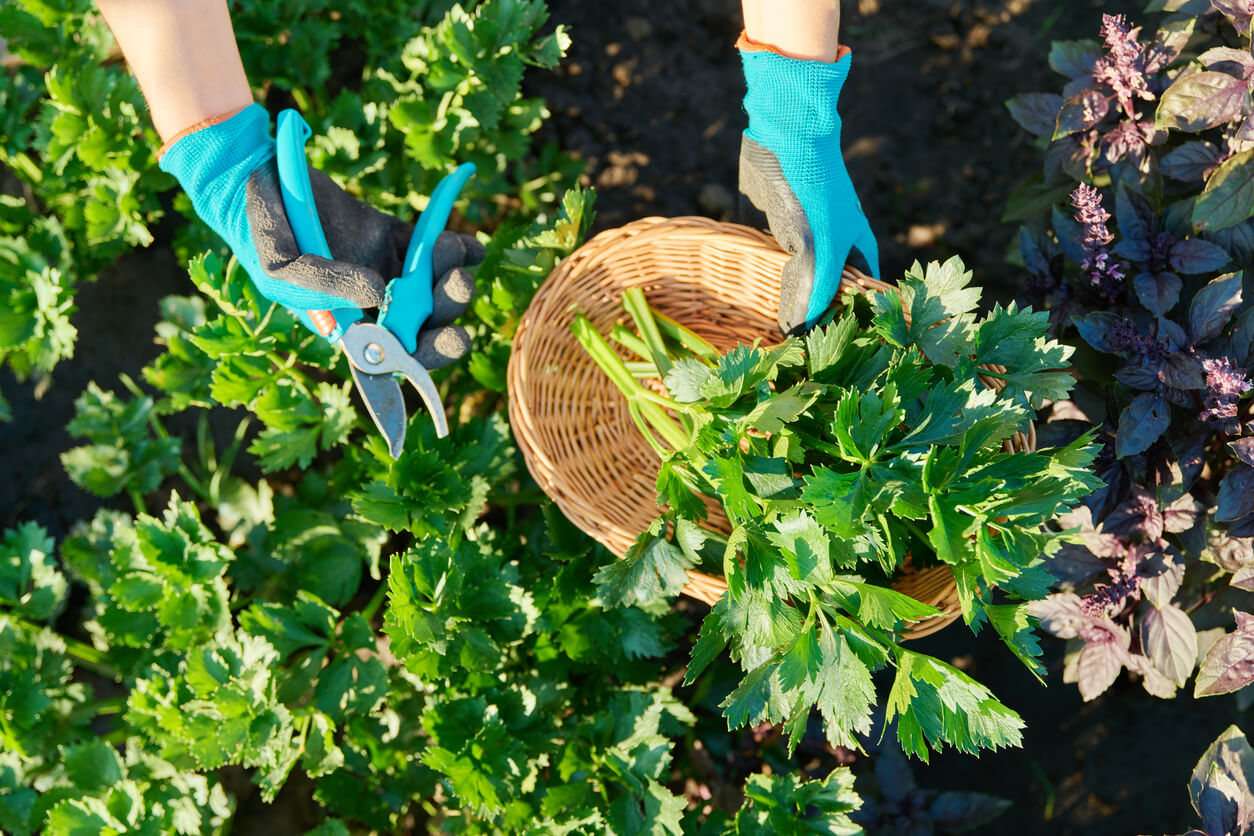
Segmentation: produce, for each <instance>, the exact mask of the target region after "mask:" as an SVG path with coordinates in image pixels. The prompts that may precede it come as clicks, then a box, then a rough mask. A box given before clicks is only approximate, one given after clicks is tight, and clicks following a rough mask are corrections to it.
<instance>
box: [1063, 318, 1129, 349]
mask: <svg viewBox="0 0 1254 836" xmlns="http://www.w3.org/2000/svg"><path fill="white" fill-rule="evenodd" d="M1122 321H1123V317H1121V316H1119V315H1118V314H1112V313H1106V312H1105V311H1097V312H1095V313H1091V314H1086V315H1085V316H1079V317H1072V318H1071V322H1072V324H1073V325H1075V327H1076V330H1077V331H1079V332H1080V336H1081V337H1083V338H1084V341H1085V342H1086V343H1088V344H1089V345H1091V346H1093V348H1096V349H1097V350H1098V351H1104V352H1109V351H1111V350H1112V349H1111V345H1110V332H1111V329H1112V328H1114V326H1116V325H1118V324H1119V323H1120V322H1122Z"/></svg>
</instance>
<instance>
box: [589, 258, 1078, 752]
mask: <svg viewBox="0 0 1254 836" xmlns="http://www.w3.org/2000/svg"><path fill="white" fill-rule="evenodd" d="M969 282H970V273H968V272H967V271H966V269H965V268H964V266H963V264H962V262H961V261H960V260H958V259H956V258H955V259H951V260H950V261H948V262H946V263H945V264H943V265H941V264H932V265H929V266H928V267H927V268H926V270H925V269H924V268H922V267H920V266H918V265H916V266H915V267H914V268H913V269H912V270H910V271H909V272H908V273H907V274H906V276H905V278H904V279H903V280H902V282H901V286H900V292H899V293H888V294H881V295H877V296H873V297H871V299H870V302H869V305H868V303H867V300H866V299H864V298H861V297H855V296H849V297H846V299H845V312H844V313H843V314H842V315H841V316H840V317H839V318H838V319H837V320H835V321H834V322H832V323H830V324H828V325H825V326H821V327H819V328H816V329H815V330H814V331H813V332H811V333H810V334H809V335H808V336H806V337H805V338H804V339H803V338H791V339H788V340H785V341H784V342H782V343H780V344H779V345H775V346H769V347H767V346H761V345H754V346H747V345H739V346H737V347H735V348H733V349H731V350H730V351H728V352H726V353H724V354H721V355H720V354H719V353H718V352H717V351H715V350H714V349H713V348H712V347H711V346H709V345H708V344H706V343H705V342H704V341H703V340H701V339H700V338H699V337H697V336H696V335H695V334H693V333H691V332H689V331H688V330H686V329H684V328H683V327H682V326H680V325H678V324H677V323H674V322H671V321H669V320H667V319H665V318H663V317H657V316H655V315H654V314H652V312H650V310H649V308H648V305H647V302H646V300H645V298H644V295H643V293H641V292H640V291H638V290H632V291H628V292H627V293H626V294H624V303H623V304H624V308H625V310H626V311H627V312H628V313H629V314H630V316H631V317H632V319H633V320H634V322H635V324H636V326H637V329H638V334H633V333H631V332H630V331H628V330H627V329H625V328H622V327H621V326H620V327H619V328H616V329H615V331H614V332H613V333H612V334H611V338H613V339H615V340H616V341H618V342H619V343H620V344H622V345H623V346H625V348H626V349H627V350H629V351H631V352H633V353H634V354H635V355H636V357H635V359H633V360H632V361H631V362H630V363H627V362H624V361H623V360H622V359H620V357H619V356H618V354H616V353H615V352H614V350H613V349H612V348H611V346H610V345H609V343H608V342H606V340H605V338H604V337H602V336H601V335H600V334H599V333H598V332H597V331H596V330H595V329H594V328H593V327H592V326H591V324H590V323H589V321H588V320H587V319H586V318H583V317H577V318H576V321H575V324H574V331H575V334H576V336H577V338H578V339H579V341H580V342H581V344H582V345H583V346H584V347H585V348H586V349H587V350H588V351H589V353H590V354H591V355H592V356H593V358H594V359H595V360H596V362H597V363H598V365H599V366H600V367H601V368H602V369H603V370H604V371H605V372H606V374H608V375H609V377H610V378H611V379H612V380H613V381H614V382H615V383H616V384H617V386H618V387H619V389H620V390H621V391H622V392H623V394H624V396H625V397H626V398H627V401H628V404H629V407H630V409H631V411H632V415H633V417H634V418H635V419H636V422H637V424H638V426H639V428H640V431H641V432H642V433H643V434H644V435H645V437H646V438H648V439H649V440H650V442H651V443H652V444H653V445H654V447H655V449H657V451H658V453H659V454H660V455H661V457H662V464H661V468H660V471H659V474H658V483H657V484H658V502H659V504H661V505H664V506H665V507H666V510H665V511H663V512H662V513H661V515H660V516H659V517H658V519H657V521H656V522H655V523H654V524H653V526H652V527H651V528H650V530H649V531H648V532H647V533H645V534H644V535H642V536H641V538H640V539H639V540H638V541H637V543H636V546H635V547H634V548H633V550H632V551H631V552H630V553H629V554H628V555H627V556H626V558H625V559H624V560H623V561H622V562H621V563H619V564H615V565H613V566H610V567H607V568H605V569H604V570H602V571H601V572H600V573H599V574H598V579H599V580H600V582H601V595H602V598H603V600H605V602H606V603H607V604H610V605H624V604H631V603H641V604H649V603H655V602H656V601H657V600H658V599H659V598H662V597H663V596H666V595H674V594H675V593H676V592H678V591H679V589H680V588H681V587H682V586H683V583H684V579H685V576H684V570H685V569H686V568H689V567H692V566H709V567H717V569H718V570H719V571H721V572H722V573H723V575H724V576H725V577H726V579H727V586H728V591H727V593H726V594H725V595H724V597H723V598H722V599H720V600H719V602H718V603H717V604H716V605H715V606H714V608H713V610H712V611H711V613H710V614H709V616H707V618H706V620H705V624H704V626H703V628H702V631H701V638H700V641H699V642H698V643H697V644H696V646H695V647H694V648H693V652H692V662H691V664H690V666H689V669H688V674H687V681H688V682H692V681H693V680H695V679H696V678H697V677H699V676H700V674H701V672H702V671H703V670H704V669H705V668H706V666H707V665H709V664H710V662H711V661H712V660H714V659H715V658H717V657H718V656H719V655H720V654H721V653H722V652H723V650H724V649H725V648H728V647H730V651H731V654H732V657H733V658H734V659H736V660H737V661H738V662H739V664H740V666H741V667H742V669H743V671H744V677H743V680H742V681H741V682H740V684H739V686H738V687H736V688H735V690H734V691H732V693H731V694H730V695H729V696H728V697H727V699H726V701H725V702H724V703H723V709H724V714H725V716H726V717H727V720H728V724H729V726H731V727H733V728H734V727H738V726H743V725H745V724H747V723H758V722H762V721H763V720H767V721H770V722H774V723H783V724H784V728H785V730H786V731H787V732H788V734H789V736H790V745H791V746H795V745H796V742H797V739H798V738H799V737H800V735H801V733H802V732H803V731H804V729H805V726H806V722H807V719H808V717H809V715H810V709H811V707H812V706H816V705H817V707H818V709H819V711H820V714H821V715H822V718H823V722H824V728H825V729H826V732H827V736H828V739H829V741H830V742H831V744H832V745H843V746H848V747H851V748H853V747H857V745H858V743H857V740H856V734H857V733H859V732H861V733H866V732H867V731H868V730H869V729H870V723H871V711H872V707H873V705H874V704H875V703H876V702H877V700H876V696H875V689H874V687H873V683H872V678H871V674H872V673H873V672H874V671H877V670H880V669H882V668H884V667H888V666H892V667H895V668H896V678H895V681H894V684H893V687H892V690H891V692H890V693H889V695H888V699H887V702H886V706H887V720H888V721H891V720H892V719H894V718H897V721H898V722H897V736H898V739H899V740H900V741H901V744H902V746H903V748H904V750H905V751H906V752H907V753H909V754H913V755H916V756H918V757H920V758H924V759H926V758H927V754H928V749H929V747H930V748H941V747H943V746H945V745H949V746H954V747H956V748H958V749H961V750H964V751H975V750H977V749H981V748H998V747H1001V746H1006V745H1017V744H1018V742H1019V740H1020V728H1021V727H1022V723H1021V722H1020V720H1019V717H1018V715H1017V714H1015V713H1014V712H1013V711H1011V710H1010V709H1008V708H1006V707H1005V706H1004V705H1002V704H1001V703H999V702H998V701H997V700H996V698H995V697H994V696H993V695H992V694H991V693H990V692H989V691H988V690H987V689H986V688H985V687H984V686H983V685H981V684H979V683H978V682H976V681H975V680H973V679H971V678H970V677H969V676H967V675H966V674H964V673H962V672H961V671H959V670H957V669H956V668H954V667H953V666H951V665H948V664H945V663H944V662H941V661H940V660H938V659H934V658H932V657H930V656H927V655H925V654H921V653H918V652H916V651H913V650H910V649H908V648H907V647H905V646H903V645H902V644H901V639H902V634H903V633H904V632H905V631H906V630H907V629H908V628H909V626H910V625H911V624H913V623H915V622H918V621H921V620H924V619H927V618H932V617H936V616H937V615H938V612H937V610H936V609H934V608H933V607H931V606H929V605H927V604H924V603H921V602H919V601H916V600H914V599H912V598H910V597H908V596H906V595H904V594H901V593H899V592H897V591H895V590H894V589H893V588H892V587H891V586H890V585H889V583H890V581H891V580H892V579H893V578H894V577H895V575H896V573H897V572H898V571H899V570H901V569H902V567H903V566H904V565H905V563H906V561H907V558H909V561H910V562H911V564H912V565H913V566H915V567H921V566H927V565H933V564H935V563H940V564H943V565H945V566H947V567H949V569H950V570H951V571H952V572H953V575H954V578H955V580H956V582H957V588H958V595H959V598H960V600H961V604H962V614H963V617H964V619H965V620H966V622H967V624H969V625H970V626H971V627H972V629H979V627H980V626H981V624H983V623H984V622H986V621H987V622H988V623H990V624H991V625H992V627H993V629H994V630H996V631H997V633H998V634H999V635H1000V636H1001V637H1002V638H1003V639H1004V640H1005V642H1006V643H1007V644H1008V645H1009V646H1010V648H1011V650H1012V651H1013V652H1014V653H1015V654H1016V655H1017V656H1018V657H1019V658H1020V659H1021V660H1022V661H1023V662H1024V664H1026V665H1027V666H1028V667H1029V669H1031V670H1032V671H1033V672H1034V673H1036V674H1037V675H1038V676H1039V675H1040V674H1041V672H1042V668H1041V666H1040V663H1039V662H1038V661H1036V659H1035V657H1036V655H1037V654H1038V653H1039V648H1038V647H1037V644H1036V638H1035V637H1034V636H1033V633H1032V622H1031V620H1030V619H1029V617H1028V615H1027V610H1026V604H1024V603H994V601H993V598H992V593H993V590H995V589H997V590H1002V591H1003V592H1004V593H1006V594H1007V595H1009V596H1011V597H1012V598H1015V599H1019V600H1020V601H1026V602H1030V601H1033V600H1036V599H1039V598H1040V597H1042V596H1043V595H1044V594H1045V592H1046V590H1047V588H1048V584H1049V575H1048V573H1047V572H1046V570H1045V560H1044V559H1043V556H1044V555H1048V554H1050V553H1052V552H1054V551H1055V550H1056V549H1057V548H1058V547H1059V546H1061V545H1062V541H1063V540H1062V538H1061V537H1060V536H1059V535H1058V534H1055V533H1050V532H1048V531H1046V530H1045V529H1044V528H1043V525H1044V524H1045V523H1046V522H1048V521H1050V520H1052V519H1053V518H1054V516H1055V515H1056V514H1058V513H1060V512H1062V511H1065V510H1067V509H1069V508H1070V507H1072V506H1073V505H1074V504H1075V503H1077V502H1078V501H1079V500H1080V499H1081V498H1083V497H1084V496H1085V495H1086V494H1088V493H1089V492H1090V491H1092V490H1093V488H1094V487H1095V486H1096V485H1097V484H1098V483H1097V481H1096V480H1095V478H1094V477H1093V475H1092V474H1091V473H1090V472H1089V465H1090V464H1091V461H1092V457H1093V454H1094V452H1095V450H1094V448H1093V446H1092V445H1090V444H1089V443H1088V441H1089V439H1088V438H1087V437H1083V438H1081V439H1079V440H1077V441H1076V442H1073V443H1072V444H1069V445H1067V446H1065V447H1061V448H1057V449H1047V450H1041V451H1037V452H1007V451H1006V450H1004V449H1003V446H1002V443H1003V441H1005V440H1007V439H1008V438H1010V437H1011V436H1012V435H1013V434H1014V433H1015V432H1016V431H1019V430H1022V429H1024V428H1025V427H1026V424H1027V422H1028V420H1029V419H1030V417H1031V415H1032V412H1031V410H1032V409H1033V408H1035V407H1038V406H1040V405H1041V403H1042V402H1043V401H1044V400H1045V399H1056V398H1061V397H1064V396H1065V395H1066V393H1067V391H1068V390H1069V388H1070V383H1071V378H1070V376H1069V375H1068V374H1067V373H1066V372H1064V371H1059V367H1061V366H1062V365H1063V364H1064V363H1065V362H1066V360H1067V358H1068V356H1069V355H1070V350H1069V349H1067V348H1065V347H1063V346H1061V345H1059V344H1058V343H1056V342H1054V341H1052V340H1050V339H1048V338H1047V337H1046V336H1045V331H1046V328H1047V326H1048V322H1047V317H1046V315H1045V314H1043V313H1034V312H1032V311H1031V310H1020V309H1019V308H1017V307H1015V306H1011V307H1009V308H1002V307H1000V306H998V307H995V308H994V309H993V311H992V312H991V313H989V314H988V315H987V316H983V317H977V316H976V314H975V312H974V311H975V308H976V305H977V304H978V302H979V296H980V293H979V290H978V289H975V288H971V287H970V286H969ZM985 364H996V365H993V366H990V369H989V370H988V371H981V368H980V367H981V366H982V365H985ZM639 378H661V379H662V380H663V381H664V382H665V387H666V390H667V392H668V393H669V395H667V396H663V395H658V394H656V393H655V392H653V391H652V390H650V389H649V388H647V387H646V386H644V385H642V383H641V382H640V381H639ZM992 383H996V384H998V385H991V384H992ZM702 496H707V497H712V498H714V499H715V500H716V501H717V502H718V503H719V504H720V505H721V506H722V508H723V510H724V511H725V512H726V515H727V519H728V520H729V521H730V522H731V525H732V530H731V532H730V534H729V535H726V536H724V535H722V534H718V533H715V532H713V531H710V530H707V529H706V528H703V527H702V526H701V522H702V521H703V519H704V517H705V516H706V511H705V504H704V503H703V502H702V500H701V497H702Z"/></svg>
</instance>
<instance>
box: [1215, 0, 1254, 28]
mask: <svg viewBox="0 0 1254 836" xmlns="http://www.w3.org/2000/svg"><path fill="white" fill-rule="evenodd" d="M1211 5H1212V6H1214V7H1215V11H1217V12H1221V13H1223V15H1224V17H1226V18H1228V20H1230V21H1232V25H1233V26H1234V27H1236V30H1237V31H1238V32H1240V33H1241V34H1242V35H1249V34H1250V20H1251V18H1252V17H1254V3H1251V2H1250V0H1212V2H1211Z"/></svg>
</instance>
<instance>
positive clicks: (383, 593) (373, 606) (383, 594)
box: [361, 580, 388, 624]
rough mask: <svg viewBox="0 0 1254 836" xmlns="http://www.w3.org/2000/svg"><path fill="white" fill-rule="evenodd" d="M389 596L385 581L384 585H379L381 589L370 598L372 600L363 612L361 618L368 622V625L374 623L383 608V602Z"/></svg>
mask: <svg viewBox="0 0 1254 836" xmlns="http://www.w3.org/2000/svg"><path fill="white" fill-rule="evenodd" d="M387 594H388V584H387V581H386V580H384V581H383V583H381V584H379V588H378V589H376V590H375V591H374V595H372V596H370V600H369V601H368V602H367V603H366V606H365V607H363V608H362V610H361V617H362V618H364V619H365V620H366V623H367V624H369V623H370V622H371V621H374V617H375V615H376V614H377V613H378V612H379V608H380V607H381V606H383V601H384V599H385V598H387Z"/></svg>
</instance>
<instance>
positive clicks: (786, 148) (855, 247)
mask: <svg viewBox="0 0 1254 836" xmlns="http://www.w3.org/2000/svg"><path fill="white" fill-rule="evenodd" d="M738 46H739V47H740V49H741V57H742V59H743V62H744V70H745V83H746V87H747V88H748V93H747V94H746V95H745V110H746V111H748V113H749V128H748V130H746V131H745V133H744V137H743V139H742V141H741V147H740V190H741V191H742V192H744V194H745V195H746V196H747V197H748V198H749V199H750V200H751V201H752V202H753V205H754V206H756V207H757V208H758V209H760V210H762V211H763V212H765V213H766V218H767V223H768V224H769V225H770V229H771V234H772V235H774V236H775V240H776V241H778V242H779V244H780V246H782V247H783V248H784V249H785V250H787V251H788V252H789V253H791V254H792V258H790V259H789V260H788V262H787V263H786V264H785V265H784V277H783V288H782V290H781V293H780V305H779V327H780V329H781V330H783V332H784V333H785V334H794V333H798V332H801V331H804V330H805V329H808V328H810V327H812V326H813V325H814V324H815V322H817V321H818V319H819V318H820V317H821V316H822V315H823V312H824V311H826V310H827V307H828V306H829V305H830V304H831V302H832V299H833V298H834V297H835V295H836V292H837V290H838V289H839V287H840V274H841V271H842V270H843V269H844V266H845V262H846V260H847V259H849V258H850V256H851V254H855V255H860V256H861V260H862V261H864V262H865V269H868V270H869V272H870V273H871V275H873V276H874V277H875V278H879V247H878V245H877V244H876V241H875V236H874V235H873V234H872V233H871V225H870V224H869V223H867V219H866V216H865V215H864V214H863V212H862V204H861V203H860V202H859V200H858V195H857V193H856V192H855V191H854V188H853V183H851V182H850V180H849V173H848V172H847V171H846V170H845V161H844V157H843V156H842V154H841V150H840V127H841V122H840V115H839V114H838V113H837V112H836V101H837V99H838V98H839V97H840V89H841V87H842V86H843V85H844V83H845V77H846V76H847V75H848V74H849V65H850V63H851V61H852V56H851V55H850V53H849V52H848V50H845V51H844V54H843V55H842V56H841V57H840V58H839V60H837V61H836V62H835V63H831V64H829V63H826V62H823V61H805V60H801V59H797V58H788V57H785V56H783V55H780V54H778V53H776V52H772V51H769V50H768V49H766V48H761V47H759V46H758V45H756V44H753V43H752V42H751V41H748V40H747V39H746V38H742V39H741V41H740V43H739V44H738ZM851 251H852V252H851ZM854 261H855V266H863V265H858V264H856V259H854Z"/></svg>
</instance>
